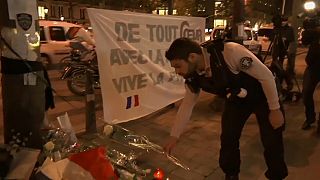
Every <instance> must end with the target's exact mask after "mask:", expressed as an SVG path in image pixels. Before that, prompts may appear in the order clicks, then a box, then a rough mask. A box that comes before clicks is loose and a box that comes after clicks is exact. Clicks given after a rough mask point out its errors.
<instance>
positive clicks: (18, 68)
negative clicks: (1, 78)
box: [1, 57, 43, 74]
mask: <svg viewBox="0 0 320 180" xmlns="http://www.w3.org/2000/svg"><path fill="white" fill-rule="evenodd" d="M42 70H43V65H42V63H41V62H38V61H27V60H17V59H11V58H6V57H1V73H3V74H24V73H29V72H34V71H42Z"/></svg>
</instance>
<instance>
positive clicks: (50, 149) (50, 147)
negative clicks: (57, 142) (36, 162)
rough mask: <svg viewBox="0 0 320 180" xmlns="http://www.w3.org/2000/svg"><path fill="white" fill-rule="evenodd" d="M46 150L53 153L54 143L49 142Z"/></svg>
mask: <svg viewBox="0 0 320 180" xmlns="http://www.w3.org/2000/svg"><path fill="white" fill-rule="evenodd" d="M44 148H45V149H46V150H47V151H52V150H53V149H54V143H53V142H52V141H49V142H47V143H46V144H45V145H44Z"/></svg>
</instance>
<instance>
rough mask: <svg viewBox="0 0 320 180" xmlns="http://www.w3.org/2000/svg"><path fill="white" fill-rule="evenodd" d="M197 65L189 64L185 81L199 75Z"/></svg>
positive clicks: (184, 76)
mask: <svg viewBox="0 0 320 180" xmlns="http://www.w3.org/2000/svg"><path fill="white" fill-rule="evenodd" d="M197 67H198V66H197V64H196V63H191V62H189V64H188V71H187V73H186V74H184V75H183V78H184V79H188V78H190V77H192V76H193V75H194V74H195V73H197Z"/></svg>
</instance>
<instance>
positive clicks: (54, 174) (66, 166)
mask: <svg viewBox="0 0 320 180" xmlns="http://www.w3.org/2000/svg"><path fill="white" fill-rule="evenodd" d="M39 177H41V178H38V179H54V180H62V179H63V180H71V179H86V180H117V179H118V177H117V175H116V174H115V173H114V169H113V166H112V164H111V163H110V161H109V160H108V159H107V158H106V150H105V148H104V147H99V148H96V149H91V150H88V151H85V152H81V153H77V154H74V155H71V156H70V157H69V158H66V159H63V160H60V161H57V162H49V163H47V164H45V165H43V166H42V167H41V170H40V173H39ZM44 177H46V178H44Z"/></svg>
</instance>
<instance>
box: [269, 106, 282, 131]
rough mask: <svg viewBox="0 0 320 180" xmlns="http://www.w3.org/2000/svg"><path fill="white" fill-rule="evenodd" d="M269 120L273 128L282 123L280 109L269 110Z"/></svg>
mask: <svg viewBox="0 0 320 180" xmlns="http://www.w3.org/2000/svg"><path fill="white" fill-rule="evenodd" d="M269 121H270V123H271V125H272V127H273V129H277V128H279V127H281V126H282V125H283V123H284V117H283V114H282V112H281V111H280V109H275V110H270V114H269Z"/></svg>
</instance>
